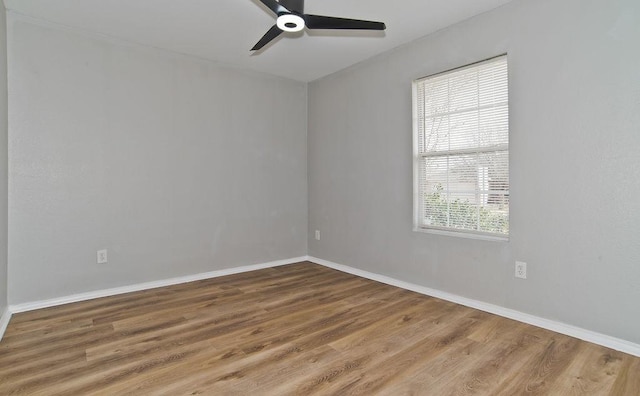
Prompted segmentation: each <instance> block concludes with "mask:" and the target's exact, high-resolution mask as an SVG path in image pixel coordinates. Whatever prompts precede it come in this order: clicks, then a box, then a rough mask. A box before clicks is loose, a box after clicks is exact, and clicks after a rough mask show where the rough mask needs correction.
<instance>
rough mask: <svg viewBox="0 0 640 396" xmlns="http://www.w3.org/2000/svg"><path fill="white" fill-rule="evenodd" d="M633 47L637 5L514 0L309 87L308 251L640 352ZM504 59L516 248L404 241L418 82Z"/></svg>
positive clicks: (637, 78) (638, 133)
mask: <svg viewBox="0 0 640 396" xmlns="http://www.w3.org/2000/svg"><path fill="white" fill-rule="evenodd" d="M638 48H640V2H638V1H637V0H610V1H602V0H600V1H585V0H562V1H557V0H536V1H533V0H525V1H521V0H516V1H514V2H513V3H510V4H508V5H506V6H504V7H501V8H498V9H496V10H494V11H491V12H489V13H486V14H483V15H481V16H478V17H476V18H473V19H470V20H468V21H465V22H463V23H460V24H457V25H455V26H452V27H450V28H447V29H444V30H442V31H440V32H438V33H436V34H433V35H431V36H428V37H426V38H424V39H421V40H419V41H416V42H414V43H411V44H409V45H406V46H404V47H401V48H398V49H396V50H394V51H392V52H389V53H386V54H384V55H383V56H379V57H377V58H375V59H373V60H370V61H368V62H365V63H363V64H360V65H357V66H355V67H352V68H350V69H347V70H344V71H342V72H340V73H337V74H335V75H332V76H329V77H326V78H324V79H321V80H318V81H316V82H314V83H312V84H310V86H309V122H308V125H309V130H308V133H309V136H308V139H309V154H308V156H309V207H310V211H309V229H310V231H313V230H315V229H319V230H321V232H322V239H321V240H320V241H315V240H314V239H313V232H310V233H309V253H310V255H312V256H315V257H318V258H322V259H326V260H331V261H334V262H337V263H341V264H346V265H350V266H353V267H356V268H360V269H363V270H367V271H372V272H375V273H379V274H384V275H388V276H391V277H394V278H397V279H400V280H404V281H409V282H413V283H417V284H420V285H423V286H427V287H431V288H435V289H439V290H442V291H446V292H450V293H455V294H457V295H460V296H465V297H469V298H473V299H477V300H480V301H484V302H488V303H492V304H497V305H500V306H504V307H508V308H512V309H516V310H519V311H522V312H526V313H530V314H533V315H537V316H540V317H544V318H548V319H552V320H556V321H561V322H565V323H568V324H571V325H575V326H579V327H582V328H585V329H590V330H593V331H597V332H601V333H604V334H608V335H611V336H615V337H619V338H622V339H626V340H629V341H632V342H635V343H639V342H640V307H639V305H638V302H639V301H640V237H639V235H638V230H639V228H638V227H639V226H638V225H639V224H640V129H639V128H640V73H639V70H640V51H639V50H638ZM505 52H508V54H509V64H510V93H511V122H510V124H511V146H510V147H511V176H512V179H511V180H512V181H511V186H512V189H511V197H512V201H511V239H510V242H508V243H498V242H486V241H478V240H470V239H462V238H455V237H446V236H438V235H432V234H424V233H416V232H412V158H411V155H412V154H411V153H412V148H411V144H412V124H411V122H412V121H411V119H412V115H411V81H412V80H413V79H415V78H418V77H422V76H426V75H430V74H433V73H436V72H440V71H444V70H448V69H451V68H454V67H457V66H462V65H465V64H468V63H471V62H475V61H479V60H482V59H485V58H488V57H491V56H495V55H498V54H501V53H505ZM515 260H522V261H526V262H528V264H529V268H528V270H529V274H528V275H529V278H528V279H527V280H524V281H523V280H517V279H515V278H514V275H513V273H514V262H515Z"/></svg>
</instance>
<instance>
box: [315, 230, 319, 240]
mask: <svg viewBox="0 0 640 396" xmlns="http://www.w3.org/2000/svg"><path fill="white" fill-rule="evenodd" d="M319 240H320V230H316V241H319Z"/></svg>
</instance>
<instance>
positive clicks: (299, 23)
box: [251, 0, 386, 51]
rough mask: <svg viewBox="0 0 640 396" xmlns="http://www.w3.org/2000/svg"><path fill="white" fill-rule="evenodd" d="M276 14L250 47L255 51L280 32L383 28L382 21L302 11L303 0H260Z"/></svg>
mask: <svg viewBox="0 0 640 396" xmlns="http://www.w3.org/2000/svg"><path fill="white" fill-rule="evenodd" d="M260 1H261V2H262V4H264V5H266V6H267V7H269V9H270V10H271V11H273V13H274V14H276V15H277V16H278V19H277V21H276V24H275V25H273V27H272V28H271V29H269V31H268V32H267V33H266V34H265V35H264V36H262V38H261V39H260V41H258V42H257V43H256V45H254V46H253V48H251V51H257V50H259V49H261V48H262V47H264V46H265V45H267V44H268V43H269V42H271V41H272V40H273V39H275V38H276V37H278V36H279V35H280V34H281V33H282V32H299V31H301V30H302V29H304V28H305V27H307V28H308V29H354V30H385V29H386V26H385V24H384V23H382V22H373V21H362V20H359V19H347V18H336V17H330V16H322V15H311V14H305V13H304V0H280V1H279V2H278V1H276V0H260Z"/></svg>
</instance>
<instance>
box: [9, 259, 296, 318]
mask: <svg viewBox="0 0 640 396" xmlns="http://www.w3.org/2000/svg"><path fill="white" fill-rule="evenodd" d="M306 260H307V256H302V257H295V258H291V259H286V260H277V261H271V262H268V263H263V264H254V265H246V266H242V267H235V268H228V269H223V270H218V271H211V272H204V273H201V274H195V275H187V276H181V277H178V278H171V279H163V280H158V281H153V282H145V283H138V284H135V285H129V286H122V287H116V288H112V289H104V290H96V291H92V292H87V293H80V294H74V295H71V296H66V297H58V298H52V299H49V300H42V301H34V302H28V303H23V304H15V305H10V306H9V312H11V313H19V312H27V311H33V310H36V309H41V308H49V307H55V306H58V305H64V304H69V303H74V302H79V301H87V300H93V299H95V298H101V297H109V296H115V295H118V294H125V293H131V292H136V291H142V290H149V289H155V288H158V287H165V286H172V285H178V284H181V283H187V282H194V281H199V280H203V279H211V278H218V277H221V276H226V275H233V274H239V273H242V272H249V271H256V270H261V269H265V268H272V267H278V266H281V265H287V264H293V263H299V262H301V261H306ZM3 318H4V316H3Z"/></svg>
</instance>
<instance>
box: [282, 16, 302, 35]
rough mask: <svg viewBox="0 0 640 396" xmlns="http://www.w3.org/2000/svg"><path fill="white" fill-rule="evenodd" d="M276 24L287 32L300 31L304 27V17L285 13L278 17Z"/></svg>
mask: <svg viewBox="0 0 640 396" xmlns="http://www.w3.org/2000/svg"><path fill="white" fill-rule="evenodd" d="M276 25H277V26H278V27H279V28H280V30H284V31H285V32H299V31H301V30H302V29H304V19H302V18H301V17H299V16H297V15H293V14H284V15H280V16H279V17H278V20H277V21H276Z"/></svg>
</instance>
